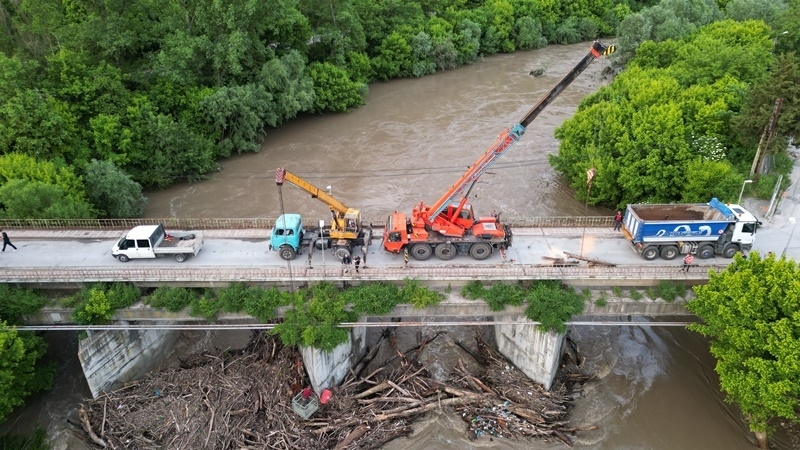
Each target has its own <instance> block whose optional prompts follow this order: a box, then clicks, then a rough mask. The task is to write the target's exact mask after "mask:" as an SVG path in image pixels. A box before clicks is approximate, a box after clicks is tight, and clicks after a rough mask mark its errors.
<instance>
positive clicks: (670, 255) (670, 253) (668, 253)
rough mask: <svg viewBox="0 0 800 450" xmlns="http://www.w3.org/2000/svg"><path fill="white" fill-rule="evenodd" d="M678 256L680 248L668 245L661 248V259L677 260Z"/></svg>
mask: <svg viewBox="0 0 800 450" xmlns="http://www.w3.org/2000/svg"><path fill="white" fill-rule="evenodd" d="M676 256H678V247H675V246H674V245H667V246H666V247H661V257H662V258H664V259H666V260H672V259H675V257H676Z"/></svg>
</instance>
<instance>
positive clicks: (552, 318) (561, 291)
mask: <svg viewBox="0 0 800 450" xmlns="http://www.w3.org/2000/svg"><path fill="white" fill-rule="evenodd" d="M583 302H584V299H583V297H582V296H581V295H579V294H578V293H576V292H575V290H574V289H572V288H566V287H563V286H562V285H561V284H560V283H559V282H558V281H554V280H551V281H541V282H538V283H536V284H534V286H533V287H532V289H531V290H530V293H529V294H528V307H527V308H526V309H525V315H526V316H527V317H528V318H529V319H531V320H534V321H538V322H541V324H540V325H539V329H541V330H542V331H547V330H554V331H556V332H559V333H563V332H564V331H566V329H567V326H566V325H565V324H564V322H566V321H567V320H569V319H570V318H571V317H572V316H574V315H578V314H580V313H582V312H583Z"/></svg>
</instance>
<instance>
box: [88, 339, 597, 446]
mask: <svg viewBox="0 0 800 450" xmlns="http://www.w3.org/2000/svg"><path fill="white" fill-rule="evenodd" d="M442 334H443V333H436V334H434V335H432V336H427V337H425V336H420V342H419V343H418V345H416V346H415V347H414V348H412V349H410V350H407V351H405V352H401V351H399V350H396V349H395V353H394V356H393V357H392V358H391V361H390V360H386V361H381V362H380V365H379V368H378V369H375V370H373V371H372V372H371V373H369V374H367V375H365V376H361V372H362V371H364V369H365V368H366V367H367V362H369V360H370V359H372V358H374V357H375V355H376V354H378V352H377V350H378V348H380V346H381V345H382V344H387V343H388V342H390V340H388V339H383V338H381V340H380V342H379V343H378V345H376V346H374V347H373V349H372V351H370V352H369V355H368V356H367V357H366V358H365V361H362V363H360V364H359V365H358V367H355V368H354V369H353V370H352V371H351V374H350V376H349V378H348V379H347V380H345V382H344V383H343V384H342V386H340V387H337V388H333V389H331V390H332V391H333V395H332V396H331V397H330V398H329V399H327V402H326V403H325V404H321V405H320V406H319V410H318V411H317V412H316V413H315V414H314V415H313V416H311V417H310V418H308V419H307V420H305V419H303V418H301V417H300V416H298V415H297V414H296V413H295V412H294V411H293V410H292V398H293V397H295V396H296V395H297V394H298V393H299V392H302V391H303V389H304V388H305V386H306V383H307V379H306V377H305V373H304V367H303V364H302V359H301V358H300V355H299V353H298V352H297V351H296V350H295V349H294V348H290V347H285V346H283V345H282V344H281V343H280V341H279V340H278V339H277V338H275V337H273V336H270V335H263V334H262V335H259V336H258V337H257V338H256V339H254V340H253V342H251V343H250V345H248V347H247V348H245V349H244V350H242V351H240V352H235V353H224V354H222V355H211V354H203V355H196V356H193V357H191V358H190V359H189V360H187V361H184V362H183V364H182V365H181V367H180V368H177V369H171V370H166V371H163V372H158V373H152V374H150V375H149V376H148V377H147V378H145V379H144V380H141V381H137V382H133V383H129V384H127V385H126V386H124V387H123V388H121V389H119V390H117V391H114V392H110V393H108V394H105V395H103V396H101V397H100V398H97V399H95V400H93V401H90V402H89V403H87V404H86V405H84V406H83V407H82V408H81V410H80V416H81V419H82V422H83V427H84V430H85V431H86V436H85V440H86V441H87V442H88V443H90V444H91V445H92V446H93V447H94V448H111V449H123V448H124V449H152V448H169V449H173V448H174V449H177V448H192V449H201V448H208V449H212V448H213V449H257V448H258V449H261V448H273V449H308V448H320V449H336V450H345V449H374V448H378V447H380V446H382V445H383V444H385V443H386V442H388V441H390V440H392V439H395V438H397V437H399V436H402V435H406V434H408V433H410V432H411V424H412V423H413V421H414V420H415V419H416V418H418V417H420V416H422V415H424V414H425V413H427V412H429V411H435V410H442V411H446V410H447V409H448V408H450V411H453V410H455V411H456V412H457V413H458V414H459V416H461V417H462V419H463V420H464V421H465V422H466V426H465V432H466V433H467V434H468V435H469V436H470V438H473V439H480V438H481V436H485V435H490V436H498V437H499V436H502V437H513V438H520V437H528V438H545V439H558V440H560V441H562V442H564V443H565V444H567V445H571V440H570V437H569V433H572V432H575V431H578V430H577V429H573V428H568V427H567V424H566V423H565V422H563V420H564V419H565V416H566V414H567V409H568V403H567V402H568V400H569V397H567V396H566V395H564V394H565V393H567V392H568V391H569V390H570V389H571V386H568V385H566V384H560V383H557V386H559V387H557V388H555V389H554V390H552V391H545V390H544V389H542V387H541V386H540V385H538V384H537V383H534V382H532V381H530V380H529V379H528V378H527V377H525V375H524V374H522V373H521V372H520V371H519V370H517V369H516V368H514V367H513V366H511V365H510V364H509V363H508V362H507V361H506V360H505V359H504V358H503V357H502V356H500V355H499V354H498V353H497V352H496V351H495V350H494V349H493V348H492V347H491V346H490V345H489V344H487V343H486V342H485V341H483V340H482V339H481V338H480V337H479V335H478V337H477V343H478V349H479V351H478V352H476V353H475V354H472V353H470V355H471V356H472V357H474V358H475V359H476V360H478V362H479V363H480V364H474V362H469V363H467V364H465V363H464V361H463V360H462V359H459V360H458V364H457V365H456V367H453V368H451V369H452V370H451V372H450V373H451V376H450V378H449V379H447V380H445V381H440V380H437V379H434V378H433V377H432V376H431V374H430V373H428V370H427V369H426V367H427V366H426V365H425V364H423V363H421V362H419V358H420V355H421V354H422V353H423V352H424V351H425V349H426V347H427V346H428V345H429V344H430V343H431V342H432V341H433V340H435V339H437V338H439V337H440V336H441V335H442ZM389 345H390V344H389ZM461 345H462V344H459V346H461ZM467 367H470V368H471V369H469V370H468V369H467ZM475 367H480V368H481V369H480V370H479V371H478V370H476V369H475ZM478 372H480V373H478ZM587 379H588V377H587V376H585V375H582V374H580V373H577V374H576V373H572V374H571V375H570V380H571V381H570V382H569V383H570V385H571V384H572V383H581V382H585V381H586V380H587Z"/></svg>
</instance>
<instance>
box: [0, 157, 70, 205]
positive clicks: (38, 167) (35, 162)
mask: <svg viewBox="0 0 800 450" xmlns="http://www.w3.org/2000/svg"><path fill="white" fill-rule="evenodd" d="M13 179H21V180H28V181H41V182H42V183H45V184H54V185H56V186H58V187H59V188H61V190H62V191H63V192H65V193H66V194H67V196H68V197H70V198H72V199H74V200H83V199H84V198H85V193H84V190H83V189H84V188H83V181H81V178H80V177H79V176H77V175H76V174H75V171H74V170H72V167H69V166H65V165H64V164H56V163H54V162H50V161H43V160H39V159H36V158H34V157H32V156H28V155H22V154H19V153H10V154H7V155H0V185H2V184H3V183H5V182H7V181H10V180H13Z"/></svg>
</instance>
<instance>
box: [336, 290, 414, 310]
mask: <svg viewBox="0 0 800 450" xmlns="http://www.w3.org/2000/svg"><path fill="white" fill-rule="evenodd" d="M342 295H343V296H344V299H345V304H347V305H352V307H353V311H355V312H358V313H363V314H388V313H390V312H391V311H392V309H393V308H394V307H395V306H397V304H398V303H400V300H401V296H400V289H398V288H397V286H393V285H390V284H386V283H368V284H362V285H359V286H355V287H352V288H350V289H347V290H346V291H344V292H343V293H342Z"/></svg>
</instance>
